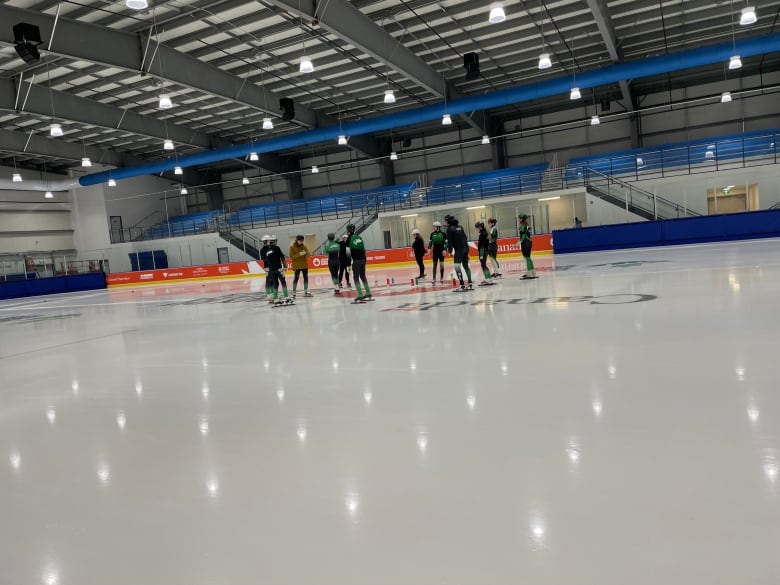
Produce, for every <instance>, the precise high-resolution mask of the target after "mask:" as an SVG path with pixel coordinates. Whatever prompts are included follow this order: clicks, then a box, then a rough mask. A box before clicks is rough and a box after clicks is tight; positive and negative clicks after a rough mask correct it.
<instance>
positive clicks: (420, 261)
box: [414, 255, 435, 278]
mask: <svg viewBox="0 0 780 585" xmlns="http://www.w3.org/2000/svg"><path fill="white" fill-rule="evenodd" d="M414 259H415V260H417V266H419V267H420V278H422V277H423V276H425V264H423V257H422V256H416V255H415V257H414ZM434 276H435V274H434Z"/></svg>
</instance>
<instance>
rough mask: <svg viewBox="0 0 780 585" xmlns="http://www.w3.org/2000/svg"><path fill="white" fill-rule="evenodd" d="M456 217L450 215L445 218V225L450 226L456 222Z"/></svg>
mask: <svg viewBox="0 0 780 585" xmlns="http://www.w3.org/2000/svg"><path fill="white" fill-rule="evenodd" d="M454 219H455V218H454V217H452V216H451V215H450V214H449V213H448V214H447V215H445V216H444V223H446V224H447V225H450V224H451V223H452V222H453V221H454Z"/></svg>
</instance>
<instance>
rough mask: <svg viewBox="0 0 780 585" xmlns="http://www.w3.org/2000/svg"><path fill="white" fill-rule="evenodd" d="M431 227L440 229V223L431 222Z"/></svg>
mask: <svg viewBox="0 0 780 585" xmlns="http://www.w3.org/2000/svg"><path fill="white" fill-rule="evenodd" d="M433 227H435V228H440V227H441V222H440V221H434V222H433Z"/></svg>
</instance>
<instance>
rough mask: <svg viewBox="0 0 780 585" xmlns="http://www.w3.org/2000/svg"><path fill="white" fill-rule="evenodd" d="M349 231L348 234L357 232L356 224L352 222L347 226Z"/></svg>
mask: <svg viewBox="0 0 780 585" xmlns="http://www.w3.org/2000/svg"><path fill="white" fill-rule="evenodd" d="M347 233H348V234H354V233H355V224H354V223H351V224H349V225H348V226H347Z"/></svg>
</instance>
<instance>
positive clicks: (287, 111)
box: [279, 98, 295, 122]
mask: <svg viewBox="0 0 780 585" xmlns="http://www.w3.org/2000/svg"><path fill="white" fill-rule="evenodd" d="M279 109H280V110H282V120H287V121H288V122H289V121H290V120H292V119H293V118H295V104H294V103H293V101H292V100H291V99H290V98H281V99H280V100H279Z"/></svg>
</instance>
